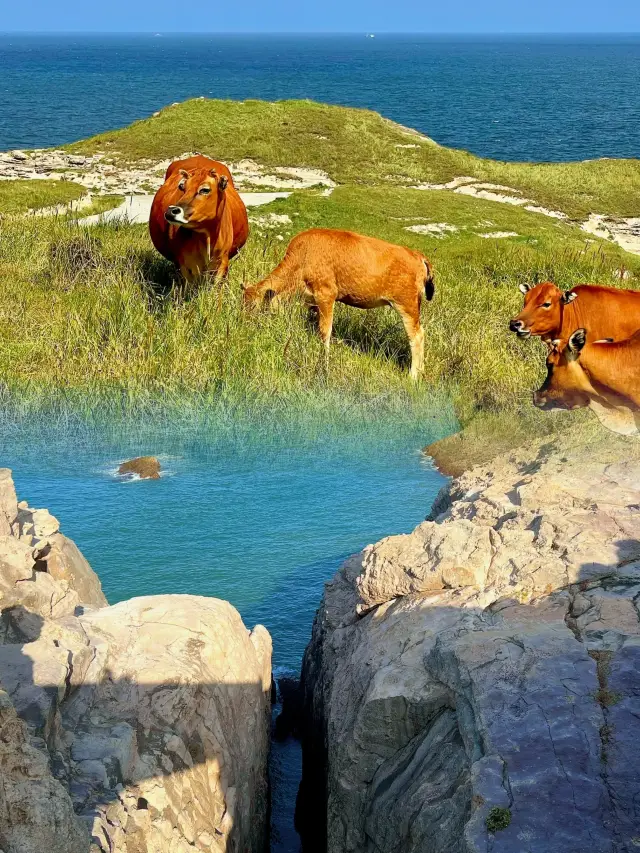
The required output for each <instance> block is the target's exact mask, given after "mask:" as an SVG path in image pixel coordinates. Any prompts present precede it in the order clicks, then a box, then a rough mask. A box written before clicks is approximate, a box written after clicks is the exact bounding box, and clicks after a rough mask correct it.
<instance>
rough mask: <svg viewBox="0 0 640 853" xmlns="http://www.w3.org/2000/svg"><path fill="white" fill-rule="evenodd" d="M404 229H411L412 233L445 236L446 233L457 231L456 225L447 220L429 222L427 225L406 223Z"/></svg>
mask: <svg viewBox="0 0 640 853" xmlns="http://www.w3.org/2000/svg"><path fill="white" fill-rule="evenodd" d="M404 230H405V231H412V232H413V233H414V234H430V235H431V236H432V237H446V236H447V234H454V233H455V232H456V231H459V230H460V229H459V228H458V226H457V225H450V224H449V223H448V222H431V223H429V224H428V225H407V226H406V227H405V229H404Z"/></svg>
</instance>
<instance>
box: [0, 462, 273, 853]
mask: <svg viewBox="0 0 640 853" xmlns="http://www.w3.org/2000/svg"><path fill="white" fill-rule="evenodd" d="M0 513H2V514H3V515H2V514H0V518H2V517H4V516H7V517H10V516H11V515H13V518H12V519H11V521H10V522H9V528H10V531H11V532H10V534H8V535H5V536H0V592H1V594H2V599H0V607H1V608H2V617H1V620H0V626H1V629H2V632H1V634H0V683H1V685H2V690H1V691H0V772H1V773H2V784H1V785H0V824H1V825H0V849H1V850H2V851H3V853H42V851H49V850H50V851H52V853H165V851H167V853H197V851H203V852H204V851H207V853H210V851H218V853H222V851H225V853H229V851H238V853H240V851H245V850H251V851H252V853H253V851H257V853H259V851H261V850H263V849H265V844H266V841H267V838H268V788H267V759H268V751H269V722H270V693H271V638H270V637H269V634H268V633H267V631H266V630H265V629H264V628H262V626H257V627H256V628H254V630H253V631H252V632H249V631H248V630H247V629H246V628H245V627H244V625H243V624H242V621H241V619H240V616H239V614H238V613H237V611H236V610H235V609H234V608H233V607H231V605H229V604H227V603H226V602H224V601H219V600H217V599H211V598H200V597H195V596H171V595H168V596H151V597H146V598H138V599H133V600H132V601H128V602H123V603H121V604H118V605H115V606H113V607H108V606H106V600H105V599H104V596H103V594H102V591H101V589H100V584H99V581H98V580H97V578H96V576H95V575H94V573H93V572H92V570H91V568H90V567H89V565H88V563H87V562H86V560H85V559H84V557H83V556H82V555H81V554H80V552H79V550H78V549H77V548H76V546H75V545H74V544H73V543H72V542H71V541H70V540H68V539H66V538H65V537H64V536H63V535H62V534H61V533H60V532H59V525H58V523H57V521H56V520H55V519H54V518H53V516H51V515H50V514H49V513H47V512H46V511H44V510H32V509H30V508H29V507H28V506H27V505H26V504H24V503H22V504H18V503H17V501H16V499H15V492H13V484H12V483H10V476H9V474H8V472H6V471H0ZM43 584H44V585H43ZM16 713H17V716H16Z"/></svg>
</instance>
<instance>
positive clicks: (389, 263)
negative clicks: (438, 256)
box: [244, 228, 435, 379]
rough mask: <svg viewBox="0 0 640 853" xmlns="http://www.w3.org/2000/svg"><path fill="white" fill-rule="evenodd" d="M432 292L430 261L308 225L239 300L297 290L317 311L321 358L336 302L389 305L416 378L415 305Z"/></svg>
mask: <svg viewBox="0 0 640 853" xmlns="http://www.w3.org/2000/svg"><path fill="white" fill-rule="evenodd" d="M434 290H435V288H434V283H433V270H432V268H431V264H430V263H429V261H428V260H427V259H426V258H425V257H424V255H421V254H420V252H416V251H414V250H412V249H406V248H405V247H404V246H395V245H394V244H393V243H385V242H384V241H383V240H377V239H375V238H374V237H364V236H362V235H361V234H354V233H353V232H351V231H333V230H330V229H324V228H312V229H311V230H310V231H303V232H302V234H298V235H297V236H296V237H294V238H293V240H292V241H291V242H290V243H289V247H288V249H287V251H286V254H285V256H284V259H283V260H282V262H281V263H280V264H278V266H277V267H276V268H275V270H274V271H273V272H272V273H271V275H269V276H267V278H265V279H264V281H261V282H260V283H259V284H256V285H253V286H252V287H245V291H244V299H245V302H247V303H254V302H257V303H261V302H262V301H263V300H264V299H265V297H279V296H285V295H292V294H294V293H301V294H302V295H303V296H304V298H305V299H306V301H307V302H309V303H310V304H312V305H315V306H316V308H317V309H318V322H319V328H320V335H321V337H322V340H323V341H324V345H325V351H326V354H327V358H328V356H329V343H330V341H331V329H332V325H333V308H334V305H335V303H336V302H343V303H344V304H345V305H352V306H354V307H355V308H378V307H380V306H382V305H391V307H392V308H395V310H396V311H397V312H398V314H399V315H400V317H401V318H402V322H403V323H404V328H405V331H406V333H407V336H408V338H409V343H410V345H411V376H412V377H413V378H414V379H416V378H417V377H418V375H419V374H420V373H421V372H422V369H423V363H424V330H423V328H422V325H421V324H420V306H421V304H422V297H423V295H426V297H427V299H432V298H433V294H434Z"/></svg>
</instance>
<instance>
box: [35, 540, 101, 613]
mask: <svg viewBox="0 0 640 853" xmlns="http://www.w3.org/2000/svg"><path fill="white" fill-rule="evenodd" d="M38 560H39V561H44V563H45V564H46V571H47V573H48V574H49V575H51V577H52V578H53V579H54V580H55V581H59V582H60V581H61V582H64V583H67V584H68V585H69V586H70V587H71V588H72V589H74V590H75V591H76V592H77V593H78V598H79V599H80V602H81V603H82V604H83V605H86V606H87V607H92V608H98V607H106V606H107V604H108V602H107V599H106V597H105V595H104V593H103V592H102V585H101V584H100V579H99V578H98V576H97V574H96V573H95V572H94V571H93V569H92V568H91V566H90V565H89V563H88V562H87V560H86V559H85V557H84V556H83V554H82V553H81V552H80V549H79V548H78V546H77V545H76V543H75V542H74V541H73V540H72V539H68V538H67V537H66V536H64V535H63V534H62V533H55V534H53V536H49V538H48V547H46V548H43V549H41V550H40V551H39V553H38Z"/></svg>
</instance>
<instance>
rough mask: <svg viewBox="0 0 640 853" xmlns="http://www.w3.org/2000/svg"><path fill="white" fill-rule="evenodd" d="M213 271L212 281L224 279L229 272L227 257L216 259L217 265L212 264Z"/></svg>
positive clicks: (222, 256)
mask: <svg viewBox="0 0 640 853" xmlns="http://www.w3.org/2000/svg"><path fill="white" fill-rule="evenodd" d="M214 269H215V275H214V281H216V282H218V281H221V280H222V279H223V278H226V277H227V274H228V272H229V255H221V257H220V258H218V259H217V263H216V262H214Z"/></svg>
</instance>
